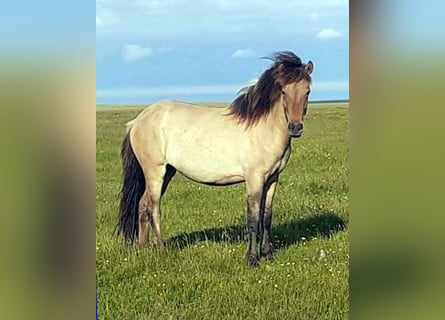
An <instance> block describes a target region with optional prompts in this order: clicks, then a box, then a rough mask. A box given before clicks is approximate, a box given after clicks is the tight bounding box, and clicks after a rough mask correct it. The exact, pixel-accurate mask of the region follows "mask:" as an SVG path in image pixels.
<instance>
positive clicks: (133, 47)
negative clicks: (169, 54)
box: [122, 44, 155, 62]
mask: <svg viewBox="0 0 445 320" xmlns="http://www.w3.org/2000/svg"><path fill="white" fill-rule="evenodd" d="M122 54H123V56H124V61H126V62H135V61H138V60H141V59H143V58H145V57H151V56H154V55H155V51H154V50H153V49H151V48H148V47H142V46H140V45H137V44H127V45H126V46H125V47H124V49H123V50H122Z"/></svg>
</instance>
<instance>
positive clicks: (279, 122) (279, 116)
mask: <svg viewBox="0 0 445 320" xmlns="http://www.w3.org/2000/svg"><path fill="white" fill-rule="evenodd" d="M261 132H262V134H263V135H264V139H265V141H267V140H268V139H269V138H271V137H272V138H273V141H274V146H275V147H276V148H278V149H280V150H281V151H284V150H285V149H286V148H287V147H288V146H289V143H290V136H289V129H288V123H287V119H286V115H285V113H284V108H283V106H282V105H281V104H280V103H277V104H276V105H275V106H274V107H273V108H272V110H271V112H270V114H269V115H268V116H267V117H266V118H265V119H264V123H263V126H262V128H261ZM277 142H279V143H278V144H277ZM280 150H277V151H278V152H281V151H280Z"/></svg>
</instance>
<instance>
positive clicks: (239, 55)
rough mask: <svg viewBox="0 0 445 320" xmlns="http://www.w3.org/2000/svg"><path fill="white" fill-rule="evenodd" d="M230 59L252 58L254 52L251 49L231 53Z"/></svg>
mask: <svg viewBox="0 0 445 320" xmlns="http://www.w3.org/2000/svg"><path fill="white" fill-rule="evenodd" d="M230 57H231V58H253V57H255V52H254V51H253V50H252V49H238V50H236V51H235V52H233V53H232V55H231V56H230Z"/></svg>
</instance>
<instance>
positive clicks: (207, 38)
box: [96, 0, 349, 104]
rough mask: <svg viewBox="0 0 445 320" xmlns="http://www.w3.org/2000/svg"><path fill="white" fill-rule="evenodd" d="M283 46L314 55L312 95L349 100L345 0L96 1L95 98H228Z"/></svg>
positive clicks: (111, 100) (106, 101) (117, 100)
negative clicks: (265, 58)
mask: <svg viewBox="0 0 445 320" xmlns="http://www.w3.org/2000/svg"><path fill="white" fill-rule="evenodd" d="M281 50H291V51H293V52H295V53H296V54H297V55H299V56H300V57H301V58H302V59H303V61H305V62H306V61H307V60H309V59H310V60H312V61H313V62H314V66H315V67H314V73H313V86H312V93H311V99H312V100H324V99H347V98H349V5H348V1H347V0H346V1H344V0H310V1H308V0H294V1H292V0H289V1H282V2H279V1H274V0H270V1H264V0H263V1H262V0H255V1H253V0H244V1H233V0H189V1H184V0H133V1H124V0H97V2H96V95H97V97H96V100H97V103H99V104H102V103H104V104H131V103H150V102H154V101H157V100H161V99H176V100H184V101H191V102H204V101H215V102H216V101H221V102H227V101H231V100H233V99H234V97H235V96H236V93H237V91H238V89H240V88H241V87H242V86H244V85H245V84H246V83H248V82H249V81H250V80H252V79H254V78H256V77H258V76H259V75H260V74H261V73H262V72H263V71H264V70H265V69H266V68H267V67H268V65H269V64H270V61H269V60H264V59H259V58H260V57H263V56H268V55H270V54H272V53H273V52H275V51H281Z"/></svg>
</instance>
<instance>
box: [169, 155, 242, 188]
mask: <svg viewBox="0 0 445 320" xmlns="http://www.w3.org/2000/svg"><path fill="white" fill-rule="evenodd" d="M167 161H168V163H169V164H170V165H171V166H173V167H174V168H176V170H178V171H179V172H181V173H182V174H184V175H185V176H186V177H188V178H190V179H192V180H195V181H197V182H201V183H207V184H222V185H224V184H233V183H238V182H242V181H244V177H243V173H242V168H241V166H240V165H239V164H238V163H237V161H236V159H235V157H227V155H226V156H224V155H220V156H215V154H209V153H206V152H205V151H204V152H203V151H202V150H201V151H200V152H197V151H196V152H189V151H187V152H184V150H176V152H174V153H173V152H172V153H170V154H167Z"/></svg>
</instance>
